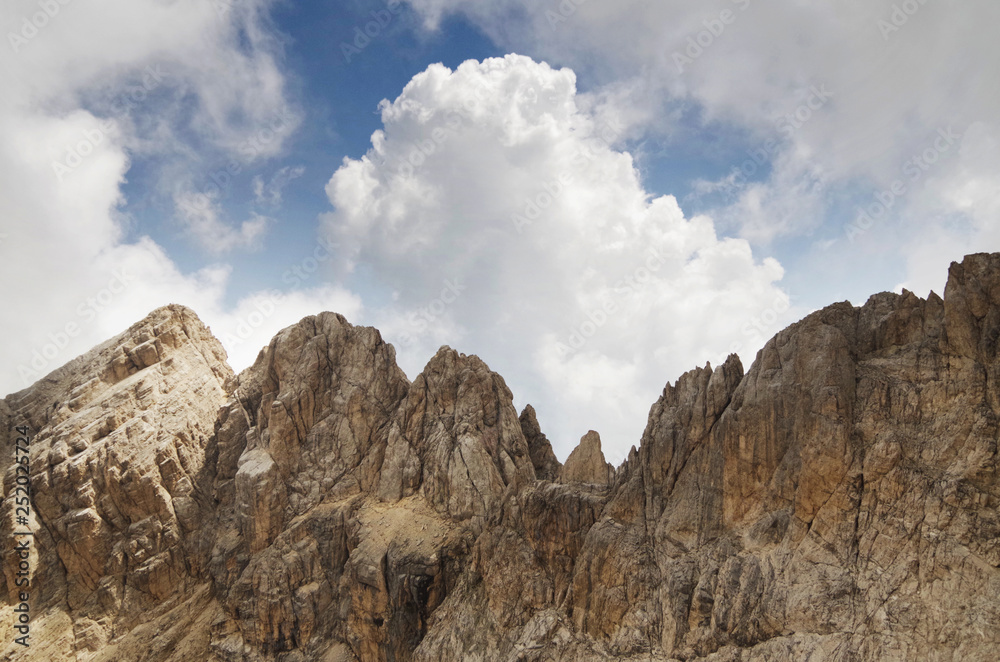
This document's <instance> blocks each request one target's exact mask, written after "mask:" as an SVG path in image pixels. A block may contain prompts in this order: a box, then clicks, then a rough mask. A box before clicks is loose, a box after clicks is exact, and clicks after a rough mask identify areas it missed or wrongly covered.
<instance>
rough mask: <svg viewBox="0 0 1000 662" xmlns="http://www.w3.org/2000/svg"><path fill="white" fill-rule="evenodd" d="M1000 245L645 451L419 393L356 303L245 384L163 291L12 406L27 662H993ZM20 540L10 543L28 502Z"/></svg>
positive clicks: (456, 387)
mask: <svg viewBox="0 0 1000 662" xmlns="http://www.w3.org/2000/svg"><path fill="white" fill-rule="evenodd" d="M998 337H1000V255H973V256H969V257H967V258H966V259H965V260H964V261H963V262H962V263H961V264H954V265H952V268H951V271H950V273H949V280H948V286H947V289H946V291H945V296H944V299H941V298H940V297H937V296H936V295H931V297H930V298H929V299H927V300H924V299H920V298H918V297H916V296H915V295H913V294H912V293H909V292H904V293H903V294H902V295H895V294H887V293H885V294H879V295H875V296H873V297H872V298H871V299H870V300H869V301H868V302H867V303H866V304H865V305H864V306H862V307H860V308H855V307H852V306H851V305H849V304H846V303H842V304H836V305H833V306H830V307H828V308H826V309H824V310H822V311H819V312H817V313H814V314H812V315H810V316H809V317H807V318H805V319H804V320H802V321H801V322H798V323H797V324H794V325H792V326H791V327H789V328H788V329H785V330H784V331H782V332H780V333H779V334H778V335H777V336H775V337H774V338H773V339H771V340H770V341H769V342H768V343H767V345H766V346H765V347H764V348H763V349H762V350H761V351H760V352H759V354H758V355H757V358H756V360H755V362H754V364H753V366H752V367H751V368H750V370H749V371H748V372H747V373H746V374H744V372H743V367H742V365H741V364H740V361H739V359H738V358H737V357H735V356H732V357H730V358H729V360H727V361H726V362H725V363H724V364H723V365H722V366H719V367H717V368H715V369H712V368H711V367H705V368H699V369H696V370H693V371H691V372H689V373H687V374H685V375H683V376H682V377H681V378H680V379H679V380H678V381H677V382H676V383H674V384H668V385H667V386H666V388H665V389H664V391H663V394H662V395H661V397H660V398H659V400H658V401H657V402H656V403H655V404H654V405H653V407H652V409H651V411H650V415H649V420H648V423H647V426H646V429H645V432H644V433H643V436H642V439H641V443H640V444H639V446H638V448H634V449H633V450H632V452H631V453H630V454H629V456H628V458H627V459H626V461H625V462H624V463H623V464H622V466H621V467H619V468H618V469H614V468H612V467H611V466H610V465H608V464H607V463H606V462H605V459H604V455H603V453H602V452H601V448H600V438H599V436H598V435H597V433H595V432H590V433H588V434H587V435H585V436H584V438H583V439H582V440H581V443H580V446H579V447H578V448H577V449H576V450H574V451H573V453H572V454H571V456H570V458H569V459H568V460H567V462H566V464H565V465H564V466H561V465H560V464H559V462H558V460H556V458H555V456H554V455H553V454H552V449H551V446H550V444H549V443H548V440H547V439H546V438H545V436H544V434H542V431H541V429H540V427H539V425H538V421H537V419H536V417H535V412H534V410H533V409H532V408H531V407H526V408H525V410H524V411H523V412H522V414H521V416H520V417H518V415H517V412H516V410H515V409H514V407H513V398H512V395H511V393H510V391H509V389H508V388H507V386H506V384H505V383H504V381H503V379H502V378H501V377H500V376H499V375H497V374H495V373H493V372H491V371H490V370H489V368H488V367H487V366H486V365H485V364H484V363H483V362H482V361H481V360H479V359H478V358H477V357H474V356H465V355H462V354H459V353H457V352H455V351H453V350H450V349H448V348H442V349H441V350H440V351H439V352H438V353H437V355H435V356H434V358H433V359H431V361H430V362H429V363H428V365H427V367H426V368H425V370H424V372H423V373H422V374H421V375H420V376H418V377H417V378H416V379H415V380H414V382H413V383H412V384H411V383H410V382H409V381H408V380H407V378H406V376H405V375H404V374H403V373H402V372H401V371H400V370H399V368H398V367H397V366H396V363H395V356H394V351H393V348H392V346H391V345H388V344H386V343H384V342H383V341H382V339H381V337H380V335H379V333H378V331H376V330H374V329H370V328H361V327H354V326H352V325H350V324H348V323H347V322H346V321H345V320H344V318H342V317H341V316H339V315H335V314H332V313H323V314H321V315H318V316H316V317H309V318H306V319H304V320H302V321H301V322H300V323H298V324H296V325H294V326H292V327H289V328H288V329H285V330H284V331H282V332H281V333H280V334H278V336H277V337H275V338H274V340H272V341H271V343H270V345H269V346H268V347H267V348H265V349H264V350H263V351H262V352H261V354H260V355H259V357H258V359H257V361H256V363H255V364H254V365H253V366H252V367H250V368H248V369H247V370H245V371H244V372H243V373H241V374H240V375H239V376H233V375H232V372H231V371H230V370H229V368H228V367H227V366H226V363H225V355H224V352H223V350H222V348H221V346H220V345H219V343H218V342H217V341H216V340H215V339H214V338H213V337H212V336H211V334H210V333H209V332H208V330H207V329H205V327H204V326H203V325H202V324H201V323H200V322H199V321H198V320H197V318H196V317H195V315H194V314H193V313H192V312H191V311H190V310H188V309H186V308H183V307H180V306H170V307H167V308H163V309H159V310H157V311H154V312H153V313H152V314H151V315H150V316H149V317H147V318H146V319H145V320H143V321H142V322H140V323H139V324H136V325H135V326H133V327H132V328H130V329H129V330H128V331H126V332H125V333H123V334H121V335H120V336H118V337H117V338H115V339H113V340H111V341H108V342H107V343H105V344H103V345H101V346H99V347H97V348H95V349H94V350H92V351H91V352H88V353H87V354H85V355H84V356H82V357H80V358H78V359H76V360H74V361H73V362H71V363H70V364H68V365H67V366H65V367H63V368H60V369H59V370H57V371H56V372H54V373H52V374H51V375H49V376H47V377H46V378H45V379H43V380H41V381H40V382H38V383H37V384H35V385H34V386H32V387H31V388H29V389H26V390H24V391H21V392H19V393H15V394H12V395H10V396H8V397H7V398H5V399H4V400H2V401H0V424H2V425H3V428H2V429H0V441H2V442H3V451H2V453H3V454H2V455H0V457H2V458H3V461H4V463H5V465H4V466H5V473H4V489H5V495H8V494H10V493H11V492H12V488H13V485H14V479H15V467H14V452H13V440H12V434H13V427H14V426H15V425H22V424H26V425H29V426H31V428H32V429H33V430H34V432H35V436H34V439H33V442H32V448H31V454H30V459H31V478H32V484H33V494H32V506H33V511H34V521H33V522H32V523H31V524H30V528H31V530H32V531H33V532H34V533H35V536H34V540H35V543H34V545H35V546H34V550H33V552H32V557H31V560H30V562H31V568H32V571H31V572H32V575H31V582H32V598H31V613H32V630H31V643H32V645H31V647H30V648H28V649H23V647H20V646H17V645H16V644H12V643H10V642H12V641H13V637H14V632H13V629H12V625H13V622H14V619H13V616H14V613H13V608H14V606H15V605H16V604H17V592H16V590H15V589H16V586H15V582H14V580H15V577H16V572H17V560H16V559H15V558H14V556H13V555H7V556H5V557H4V577H3V582H4V588H5V589H6V590H5V591H4V600H3V601H2V602H0V634H2V635H3V637H4V638H3V640H2V641H3V646H6V648H5V649H3V653H2V654H0V659H3V660H15V659H16V660H46V661H48V660H53V661H57V662H61V661H63V660H66V661H68V660H74V661H78V662H84V661H90V660H100V661H108V662H110V661H113V660H114V661H118V660H121V661H125V660H127V661H129V662H132V661H142V662H167V661H170V662H174V661H177V662H180V661H182V660H207V661H210V662H236V661H241V662H264V661H280V662H304V661H306V660H321V661H324V662H334V661H356V660H360V661H364V662H367V661H369V660H372V661H374V660H378V661H382V660H386V661H389V660H392V661H403V660H422V661H432V660H433V661H435V662H436V661H438V660H456V661H457V660H478V661H481V662H487V661H494V660H495V661H504V662H506V661H508V660H509V661H514V660H525V661H527V660H531V661H534V660H537V661H539V662H541V661H543V660H545V661H550V660H556V661H566V662H568V661H571V660H572V661H587V660H593V661H599V660H600V661H603V660H634V661H636V662H638V661H640V660H642V661H648V660H663V661H667V660H703V661H704V662H792V661H798V660H810V661H811V662H820V661H827V660H828V661H830V662H834V661H836V662H847V661H873V662H874V661H876V660H878V661H881V660H900V661H902V660H933V661H942V662H944V661H948V662H955V661H958V660H962V661H963V662H965V661H969V660H971V661H984V662H985V661H987V660H989V661H992V660H995V659H996V658H997V655H996V651H997V649H998V645H1000V601H998V600H997V596H998V595H1000V513H998V506H1000V483H998V480H997V459H998V455H997V440H998V437H1000V386H998V384H1000V362H998V360H997V358H998V357H997V340H998ZM2 514H3V517H2V518H0V536H2V539H3V540H11V535H12V531H13V530H14V528H13V527H14V514H13V505H12V502H11V499H5V501H4V502H3V506H2Z"/></svg>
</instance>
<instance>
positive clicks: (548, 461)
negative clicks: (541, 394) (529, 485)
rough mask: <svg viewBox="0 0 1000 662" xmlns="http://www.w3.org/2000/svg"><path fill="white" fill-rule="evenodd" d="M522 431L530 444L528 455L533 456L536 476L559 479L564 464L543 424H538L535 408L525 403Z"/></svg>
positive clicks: (542, 478) (544, 478) (522, 414)
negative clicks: (557, 455) (546, 434)
mask: <svg viewBox="0 0 1000 662" xmlns="http://www.w3.org/2000/svg"><path fill="white" fill-rule="evenodd" d="M519 420H520V422H521V433H522V434H523V435H524V440H525V441H526V442H527V444H528V455H529V456H530V457H531V465H532V467H534V469H535V478H538V479H540V480H557V479H558V478H559V472H560V471H561V470H562V464H560V463H559V460H558V459H557V458H556V454H555V453H553V452H552V444H550V443H549V440H548V438H547V437H546V436H545V434H544V433H542V428H541V426H539V425H538V418H537V417H536V416H535V408H534V407H532V406H531V405H525V407H524V409H523V410H522V411H521V416H520V419H519Z"/></svg>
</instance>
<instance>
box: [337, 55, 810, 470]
mask: <svg viewBox="0 0 1000 662" xmlns="http://www.w3.org/2000/svg"><path fill="white" fill-rule="evenodd" d="M591 108H592V106H590V105H588V104H587V103H585V102H581V100H580V99H579V97H578V95H577V92H576V77H575V74H574V73H573V72H572V71H571V70H569V69H553V68H551V67H549V66H548V65H546V64H544V63H538V62H535V61H533V60H532V59H530V58H527V57H522V56H517V55H509V56H507V57H505V58H495V59H489V60H486V61H483V62H476V61H468V62H465V63H464V64H462V65H461V66H459V67H458V68H457V69H456V70H454V71H452V70H450V69H448V68H446V67H444V66H443V65H432V66H430V67H428V68H427V70H425V71H424V72H422V73H420V74H418V75H417V76H415V77H414V78H413V79H412V80H411V81H410V83H409V84H408V85H407V86H406V87H405V89H404V90H403V92H402V94H401V95H400V96H399V97H398V98H397V99H396V100H395V101H392V102H389V101H385V102H383V104H382V106H381V111H382V121H383V128H382V129H381V130H380V131H378V132H376V133H375V134H374V135H373V136H372V147H371V149H370V150H369V151H368V153H367V154H365V155H364V156H363V157H361V158H360V159H346V160H345V162H344V164H343V165H342V166H341V167H340V169H339V170H338V171H337V172H336V173H335V174H334V175H333V177H332V178H331V180H330V182H329V184H328V185H327V193H328V195H329V197H330V201H331V203H332V204H333V206H334V208H335V209H334V211H333V212H331V213H329V214H328V215H327V216H326V218H325V221H324V223H325V228H326V230H327V233H328V235H329V236H330V237H331V238H332V239H334V240H336V241H337V242H339V243H340V244H341V245H342V246H343V247H344V248H345V249H346V250H347V251H348V254H349V255H351V262H350V263H349V265H348V266H349V268H353V269H354V270H355V271H361V270H363V271H364V273H366V274H367V273H373V274H376V276H377V278H379V279H380V281H381V284H382V286H383V287H384V288H385V290H386V291H387V292H391V293H392V298H391V301H390V302H389V303H387V304H386V305H385V306H382V307H381V308H378V309H376V310H370V311H369V314H370V315H371V317H372V320H373V321H374V322H375V324H376V326H379V327H380V328H382V329H383V332H384V333H385V335H386V336H387V337H388V339H389V340H390V341H392V342H394V343H395V344H397V346H398V347H399V348H400V359H401V363H402V365H403V366H404V369H406V370H407V372H408V373H409V374H411V375H413V374H415V372H417V371H419V369H420V368H421V367H422V365H423V362H425V361H426V360H427V358H428V357H429V356H430V355H431V353H433V351H434V350H435V349H436V346H437V345H438V344H440V343H442V342H447V343H448V344H450V345H452V346H454V347H455V348H456V349H459V350H461V351H465V352H467V353H477V354H479V355H480V356H481V357H482V358H484V359H485V360H486V361H487V362H488V363H489V364H490V365H491V367H492V368H493V369H494V370H497V371H498V372H500V373H501V374H502V375H504V376H505V378H506V379H507V380H508V382H509V383H510V384H511V386H512V388H513V390H514V392H515V394H516V397H517V398H518V400H519V402H520V404H524V403H525V402H527V401H531V402H534V403H535V404H536V405H537V404H538V403H539V402H544V403H545V405H544V406H540V407H539V416H540V418H541V419H542V422H543V424H544V425H545V426H546V429H547V432H548V433H549V434H550V437H552V438H553V440H554V442H555V445H556V448H557V452H558V453H559V454H560V455H562V456H565V455H566V454H568V452H569V450H570V449H571V448H572V447H573V446H574V445H575V443H576V441H577V440H578V439H579V437H580V436H582V435H583V434H584V433H585V432H586V431H587V430H588V429H590V428H593V429H596V430H598V431H599V432H601V433H602V435H603V436H604V439H605V445H606V448H607V450H608V452H609V455H611V456H612V457H613V458H614V459H616V460H618V459H621V458H622V457H623V455H624V454H625V453H626V452H627V450H628V448H629V446H631V445H632V444H636V443H638V441H639V437H640V435H641V432H642V429H643V427H644V425H645V418H646V414H647V413H648V410H649V407H650V405H651V404H652V403H653V401H654V400H655V399H656V397H657V396H658V394H659V392H660V390H661V389H662V388H663V385H664V383H665V382H666V381H667V380H668V379H675V378H676V377H677V376H679V375H680V373H681V372H683V371H685V370H688V369H690V368H692V367H694V366H695V365H696V364H704V363H705V362H706V361H708V360H710V361H712V362H713V363H714V364H717V362H718V361H719V360H720V359H723V358H724V357H725V355H726V353H727V352H728V350H729V349H730V348H731V347H732V348H734V349H735V348H739V349H740V350H741V351H742V353H743V355H744V359H750V358H752V354H751V352H752V351H753V350H756V348H757V347H758V346H759V344H760V343H761V342H762V341H763V339H764V338H763V336H762V335H760V333H759V332H758V331H757V330H756V329H754V328H752V327H750V325H749V323H750V322H751V320H753V319H754V318H755V317H760V316H761V315H762V314H765V313H766V312H767V311H771V314H772V315H778V314H780V315H781V317H782V318H783V319H787V316H788V315H789V314H791V313H790V311H789V307H790V306H789V301H788V297H787V295H786V294H785V293H784V292H783V291H782V290H781V288H780V287H779V285H778V281H779V280H780V279H781V277H782V273H783V271H782V268H781V266H780V265H779V264H778V263H777V262H775V261H774V260H771V259H767V260H763V261H761V260H758V259H755V258H754V256H753V254H752V251H751V249H750V246H749V244H748V243H747V242H746V241H744V240H742V239H736V238H724V237H720V236H718V235H717V233H716V230H715V227H714V225H713V222H712V220H711V219H710V218H708V217H705V216H699V217H694V218H686V217H685V215H684V213H683V212H682V210H681V208H680V207H679V206H678V204H677V201H676V200H675V199H674V198H673V197H672V196H662V197H656V198H654V197H653V196H651V195H650V194H649V193H648V192H647V191H646V190H645V189H644V187H643V185H642V182H641V181H640V179H639V176H638V172H637V170H636V168H635V165H634V162H633V159H632V157H631V155H630V154H628V153H627V152H623V151H620V147H619V142H620V138H621V129H622V127H621V123H619V122H617V121H616V118H615V117H614V116H613V115H610V114H607V113H598V112H596V111H595V110H591ZM775 308H777V309H778V310H777V312H775ZM772 323H773V320H772Z"/></svg>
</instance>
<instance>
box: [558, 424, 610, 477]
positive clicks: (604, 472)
mask: <svg viewBox="0 0 1000 662" xmlns="http://www.w3.org/2000/svg"><path fill="white" fill-rule="evenodd" d="M614 477H615V468H614V467H612V466H611V465H610V464H609V463H608V462H606V461H605V459H604V452H603V451H602V450H601V435H599V434H597V433H596V432H594V431H593V430H590V431H589V432H587V434H585V435H583V437H582V438H581V439H580V443H579V444H578V445H577V447H576V448H574V449H573V452H572V453H570V454H569V457H568V458H567V459H566V464H565V465H563V467H562V470H561V471H560V472H559V480H560V481H561V482H563V483H584V484H588V485H610V484H611V482H612V481H613V480H614Z"/></svg>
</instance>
